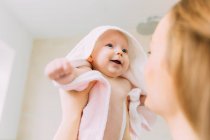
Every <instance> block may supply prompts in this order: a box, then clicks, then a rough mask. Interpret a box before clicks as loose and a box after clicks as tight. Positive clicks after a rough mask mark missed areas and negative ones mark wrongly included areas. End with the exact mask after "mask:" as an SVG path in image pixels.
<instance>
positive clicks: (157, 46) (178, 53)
mask: <svg viewBox="0 0 210 140" xmlns="http://www.w3.org/2000/svg"><path fill="white" fill-rule="evenodd" d="M209 13H210V1H209V0H183V1H180V2H179V3H178V4H176V5H175V6H174V7H173V9H172V10H171V11H170V13H169V15H167V16H166V17H165V18H164V19H163V20H162V21H161V23H160V25H159V26H158V28H157V30H156V32H155V33H154V36H153V40H154V41H153V43H152V44H151V58H150V60H149V64H148V66H147V68H146V76H147V81H148V89H149V90H150V91H152V92H153V93H152V94H155V92H157V94H158V95H157V96H156V97H157V98H156V100H159V99H162V100H163V101H162V102H161V101H160V102H159V103H158V101H155V100H154V99H153V98H152V97H150V94H151V93H150V94H149V95H148V101H147V102H148V106H149V107H150V108H151V109H153V110H155V111H156V112H158V113H160V114H162V115H165V113H171V112H169V111H168V112H166V111H165V110H164V108H161V106H163V103H166V104H165V105H166V106H167V107H165V108H167V109H174V111H176V110H181V111H182V112H183V114H184V115H185V117H186V118H187V120H188V121H189V123H190V124H191V126H192V128H193V129H194V130H195V131H196V132H198V134H199V135H200V136H204V138H202V139H209V138H210V136H209V130H210V14H209ZM164 26H165V27H164ZM161 35H162V36H161ZM158 38H159V40H158ZM155 40H158V41H157V42H155ZM161 40H162V42H161ZM155 55H156V56H155ZM155 57H156V59H157V60H155ZM158 60H159V61H158ZM151 62H152V63H153V64H156V67H155V66H152V65H151V64H152V63H151ZM157 62H159V64H160V65H161V66H160V65H159V66H158V63H157ZM150 63H151V64H150ZM156 70H158V71H156ZM152 71H156V72H152ZM159 73H160V75H162V77H160V76H157V75H158V74H159ZM149 74H150V75H152V74H153V75H155V76H153V79H152V78H151V76H150V75H149ZM154 77H155V78H154ZM157 78H159V79H157ZM164 78H165V79H164ZM157 80H159V83H158V84H159V85H158V84H156V83H157V82H158V81H157ZM154 81H155V82H156V83H155V82H154ZM152 82H154V84H153V85H155V84H156V86H159V87H156V88H155V86H153V85H151V86H149V84H150V83H152ZM162 88H164V89H162ZM155 90H157V91H155ZM163 93H164V94H163ZM169 94H170V95H169ZM152 96H153V95H152ZM158 96H160V97H158ZM163 96H166V97H167V98H168V99H167V98H166V97H165V98H164V97H163ZM153 102H156V103H153ZM174 103H175V104H174ZM176 104H177V105H176ZM169 105H170V107H168V106H169ZM174 111H173V112H174Z"/></svg>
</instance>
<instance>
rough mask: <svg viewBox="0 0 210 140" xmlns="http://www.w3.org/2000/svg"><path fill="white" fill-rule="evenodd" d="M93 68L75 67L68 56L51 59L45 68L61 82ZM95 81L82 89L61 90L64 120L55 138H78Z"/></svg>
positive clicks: (50, 75)
mask: <svg viewBox="0 0 210 140" xmlns="http://www.w3.org/2000/svg"><path fill="white" fill-rule="evenodd" d="M90 70H91V68H89V67H87V66H83V67H82V66H81V67H79V68H74V67H72V65H71V64H70V62H69V61H68V60H67V59H66V58H60V59H55V60H53V61H51V62H50V63H49V64H48V65H47V66H46V69H45V74H46V75H47V76H48V77H49V78H50V79H51V80H54V81H56V82H57V83H59V84H68V83H70V82H71V81H72V80H73V79H74V78H76V77H77V76H79V75H80V74H82V73H85V72H87V71H90ZM93 85H94V82H91V83H90V84H89V86H88V87H87V88H86V89H85V90H83V91H81V92H77V91H64V90H62V89H60V90H59V92H60V99H61V108H62V121H61V124H60V126H59V128H58V130H57V132H56V135H55V136H54V140H76V139H77V135H78V130H79V125H80V119H81V115H82V111H83V108H84V107H85V105H86V104H87V101H88V93H89V91H90V90H91V88H92V87H93Z"/></svg>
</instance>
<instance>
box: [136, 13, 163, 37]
mask: <svg viewBox="0 0 210 140" xmlns="http://www.w3.org/2000/svg"><path fill="white" fill-rule="evenodd" d="M159 21H160V17H159V16H151V17H148V18H146V20H144V21H142V22H140V23H139V24H138V25H137V27H136V30H137V32H138V33H139V34H141V35H151V34H152V33H153V32H154V30H155V28H156V26H157V24H158V22H159Z"/></svg>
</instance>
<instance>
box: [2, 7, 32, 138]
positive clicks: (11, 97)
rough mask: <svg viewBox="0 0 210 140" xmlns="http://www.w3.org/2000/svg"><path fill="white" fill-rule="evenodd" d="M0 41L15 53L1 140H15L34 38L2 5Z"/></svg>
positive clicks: (3, 115) (4, 107) (4, 109)
mask: <svg viewBox="0 0 210 140" xmlns="http://www.w3.org/2000/svg"><path fill="white" fill-rule="evenodd" d="M0 40H3V41H4V42H5V43H6V44H7V45H8V46H9V47H11V48H13V49H14V51H15V58H14V62H13V66H12V67H13V69H12V70H11V76H10V81H9V86H8V89H7V94H6V96H5V99H4V105H3V112H2V115H1V121H0V140H15V139H16V135H17V128H18V124H19V119H20V112H21V106H22V98H23V93H24V87H25V81H26V75H27V69H28V64H29V59H30V53H31V48H32V36H31V35H30V33H28V32H27V30H26V29H25V28H24V27H23V26H22V25H21V24H20V23H19V22H18V21H17V20H16V19H15V18H14V17H13V16H12V15H11V14H10V13H9V12H8V11H7V10H6V9H5V8H4V6H3V5H2V4H1V5H0ZM0 80H2V79H0Z"/></svg>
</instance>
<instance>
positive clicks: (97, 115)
mask: <svg viewBox="0 0 210 140" xmlns="http://www.w3.org/2000/svg"><path fill="white" fill-rule="evenodd" d="M146 59H147V58H146V54H145V53H144V51H143V48H142V47H141V46H140V44H139V43H138V42H137V41H136V39H135V38H134V37H133V36H132V35H130V34H129V33H128V32H126V31H124V30H122V29H120V28H118V27H113V26H101V27H98V28H96V29H94V30H93V31H91V32H90V33H89V34H88V35H87V36H86V37H85V38H84V39H82V40H81V41H80V42H79V43H78V44H77V46H76V47H75V48H74V49H73V50H72V51H71V52H70V53H69V54H68V55H67V57H66V58H61V59H56V60H54V61H52V62H50V63H49V64H48V65H47V67H46V74H47V75H48V77H49V78H50V79H52V80H54V83H55V85H56V86H57V87H59V88H60V89H62V90H64V91H74V92H76V93H77V94H79V93H81V92H82V95H81V96H83V99H84V98H85V100H87V105H86V106H85V108H84V109H83V114H82V117H81V122H80V127H79V133H78V138H77V139H81V140H122V139H126V140H127V139H132V140H135V139H139V131H141V129H142V128H145V129H149V128H150V124H151V123H153V121H154V118H155V116H154V115H153V114H152V113H151V112H149V111H148V110H147V109H146V108H144V107H143V106H140V95H141V94H143V92H142V91H143V90H144V88H145V87H144V81H143V68H144V63H145V62H146ZM72 94H73V93H72ZM87 95H89V96H87ZM128 96H129V100H128ZM65 111H66V112H65ZM65 111H64V112H63V115H65V114H68V113H67V112H71V110H67V109H65ZM70 114H71V113H70ZM72 114H73V113H72ZM60 129H62V128H60ZM69 138H70V137H69Z"/></svg>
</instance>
